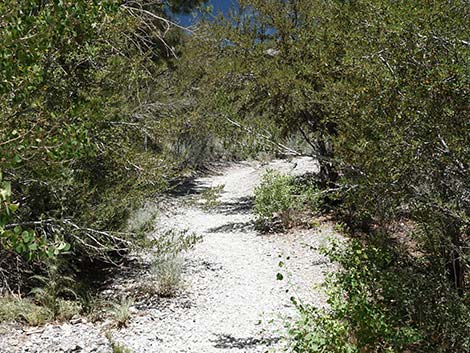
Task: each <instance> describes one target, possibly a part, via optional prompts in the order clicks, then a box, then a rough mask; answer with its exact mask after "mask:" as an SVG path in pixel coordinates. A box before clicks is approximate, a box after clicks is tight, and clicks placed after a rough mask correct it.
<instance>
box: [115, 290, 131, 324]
mask: <svg viewBox="0 0 470 353" xmlns="http://www.w3.org/2000/svg"><path fill="white" fill-rule="evenodd" d="M133 304H134V299H132V298H128V297H122V298H121V301H120V302H118V303H112V305H111V310H110V312H111V314H112V316H113V319H114V322H115V323H116V326H117V327H124V326H126V325H127V323H128V321H129V319H130V318H131V306H132V305H133Z"/></svg>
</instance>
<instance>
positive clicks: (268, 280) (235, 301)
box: [0, 158, 334, 353]
mask: <svg viewBox="0 0 470 353" xmlns="http://www.w3.org/2000/svg"><path fill="white" fill-rule="evenodd" d="M317 168H318V166H317V165H316V163H315V162H314V161H312V160H311V159H308V158H297V159H293V160H292V161H290V162H289V161H285V160H275V161H272V162H270V163H268V164H265V165H261V164H260V163H258V162H244V163H237V164H233V165H231V166H229V167H226V168H224V169H223V170H221V171H220V173H219V174H218V175H215V176H210V177H204V178H199V179H197V180H196V181H195V183H194V185H192V187H191V188H190V189H189V190H187V191H188V195H183V196H176V197H175V198H174V199H173V200H172V203H173V205H174V206H173V207H171V208H170V209H169V210H168V211H167V212H166V213H165V214H164V215H163V216H161V217H159V221H158V222H159V226H160V227H159V228H163V229H165V228H166V229H188V230H190V231H191V232H195V233H197V234H199V235H201V236H202V241H201V242H200V243H198V244H197V245H196V246H195V248H194V249H193V250H191V251H190V252H189V253H187V254H186V255H185V259H184V274H183V276H184V282H185V285H184V288H183V290H182V293H181V295H179V296H177V297H175V298H170V299H165V300H163V301H158V302H157V303H156V304H155V305H146V306H139V305H136V306H135V307H134V308H133V315H132V317H131V319H130V322H129V324H128V326H127V327H125V328H122V329H116V328H106V325H107V324H109V323H106V322H105V323H95V324H91V323H87V322H83V321H80V322H77V323H75V324H72V323H67V324H62V325H46V327H45V328H43V329H40V330H38V329H21V328H15V329H12V328H11V327H10V328H9V330H10V331H9V333H10V334H6V332H2V331H1V329H2V328H1V326H0V352H2V353H3V352H5V353H10V352H12V353H13V352H110V347H109V342H108V341H107V339H105V338H104V332H105V331H109V332H111V334H112V337H113V340H115V341H116V342H121V343H122V344H124V345H125V346H127V347H128V348H129V349H130V351H131V352H134V353H144V352H149V353H173V352H185V353H212V352H214V353H215V352H217V353H223V352H247V353H252V352H253V353H255V352H260V353H261V352H281V351H284V350H285V349H286V346H287V343H286V340H285V337H286V329H285V327H284V326H285V325H284V324H285V322H286V319H288V318H292V317H295V316H296V310H295V307H294V305H293V304H292V302H291V299H290V298H291V297H295V298H297V299H298V300H301V301H303V302H308V303H312V304H314V305H317V306H322V305H324V297H323V295H322V294H321V293H320V290H318V289H315V286H318V284H320V283H321V282H322V280H323V274H324V272H325V270H326V269H328V268H331V264H329V263H328V262H327V260H326V259H325V258H324V257H322V256H321V255H320V254H319V253H318V250H317V249H318V248H319V247H320V246H321V245H323V244H324V243H325V241H326V239H327V238H328V237H329V236H332V235H334V231H333V229H332V226H331V224H322V225H319V226H318V227H316V228H315V229H311V230H303V231H293V232H290V233H288V234H269V235H266V234H260V233H258V232H257V231H256V230H255V229H254V216H253V214H252V211H251V208H252V197H253V192H254V188H255V187H256V186H257V185H258V184H259V183H260V179H261V176H262V175H263V173H264V172H265V171H266V170H267V169H275V170H279V171H281V172H285V173H291V174H298V175H301V174H304V173H305V172H312V171H313V172H314V171H315V170H316V169H317ZM220 185H224V188H223V190H222V192H221V194H220V197H219V201H220V204H219V205H218V206H216V207H214V208H211V209H204V208H202V207H200V206H199V205H198V204H197V203H196V204H195V203H190V202H188V200H190V199H192V200H194V199H197V197H195V195H197V194H198V193H200V192H202V191H203V190H205V189H207V188H211V187H217V186H220ZM191 194H192V195H191ZM280 261H282V262H283V263H284V264H285V266H283V267H282V268H280V267H279V262H280ZM278 273H282V274H283V277H284V278H283V280H278V279H277V274H278ZM115 290H116V289H115ZM115 295H118V294H115ZM12 330H13V334H12ZM15 330H16V331H15ZM34 330H36V331H38V332H35V331H34ZM77 338H78V339H77Z"/></svg>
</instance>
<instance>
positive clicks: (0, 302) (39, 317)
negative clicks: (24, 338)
mask: <svg viewBox="0 0 470 353" xmlns="http://www.w3.org/2000/svg"><path fill="white" fill-rule="evenodd" d="M53 318H54V317H53V314H52V312H51V311H50V310H48V309H47V308H45V307H43V306H40V305H37V304H35V303H34V302H33V301H32V300H31V299H29V298H21V297H17V296H6V297H0V322H12V321H16V322H23V321H24V322H26V323H27V324H29V325H33V326H36V325H42V324H44V323H46V322H47V321H50V320H52V319H53Z"/></svg>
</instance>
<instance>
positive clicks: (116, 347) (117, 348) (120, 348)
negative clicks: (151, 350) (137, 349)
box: [105, 332, 131, 353]
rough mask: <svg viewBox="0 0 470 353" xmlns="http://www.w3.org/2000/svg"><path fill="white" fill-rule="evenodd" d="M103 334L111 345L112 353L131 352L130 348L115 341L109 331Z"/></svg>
mask: <svg viewBox="0 0 470 353" xmlns="http://www.w3.org/2000/svg"><path fill="white" fill-rule="evenodd" d="M105 336H106V338H107V339H108V341H109V344H110V345H111V349H112V350H113V353H131V350H130V349H129V348H127V347H126V346H125V345H124V344H122V343H119V342H116V341H115V340H114V338H113V336H112V335H111V333H110V332H106V334H105Z"/></svg>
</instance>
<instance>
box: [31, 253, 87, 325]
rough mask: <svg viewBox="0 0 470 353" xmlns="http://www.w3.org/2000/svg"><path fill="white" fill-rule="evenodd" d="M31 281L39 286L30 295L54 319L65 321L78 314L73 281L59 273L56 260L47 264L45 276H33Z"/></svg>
mask: <svg viewBox="0 0 470 353" xmlns="http://www.w3.org/2000/svg"><path fill="white" fill-rule="evenodd" d="M31 279H32V280H35V281H36V282H39V284H40V286H38V287H35V288H33V289H32V290H31V293H32V294H34V296H35V298H36V300H37V301H38V302H39V303H40V304H41V305H42V306H44V307H45V308H47V309H48V310H50V311H51V313H52V315H53V317H54V318H59V319H67V318H70V317H72V316H73V315H75V314H77V313H79V312H80V310H81V306H80V304H79V303H78V301H77V300H78V295H77V293H76V291H75V290H74V285H75V281H74V279H73V278H72V277H70V276H67V275H65V274H64V273H63V272H62V271H61V269H60V265H59V261H58V260H57V259H55V260H51V261H49V262H48V264H47V271H46V275H34V276H32V277H31ZM70 299H72V300H70Z"/></svg>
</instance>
